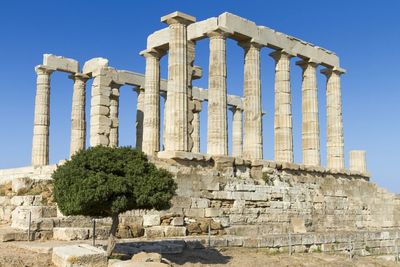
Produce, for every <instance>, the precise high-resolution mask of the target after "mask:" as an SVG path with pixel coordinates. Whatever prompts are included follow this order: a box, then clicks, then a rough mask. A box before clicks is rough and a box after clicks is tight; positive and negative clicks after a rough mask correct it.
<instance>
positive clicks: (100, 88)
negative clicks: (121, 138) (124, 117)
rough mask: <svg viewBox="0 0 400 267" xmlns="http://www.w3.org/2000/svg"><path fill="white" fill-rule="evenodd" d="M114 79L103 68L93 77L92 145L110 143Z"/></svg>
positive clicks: (91, 109) (91, 105)
mask: <svg viewBox="0 0 400 267" xmlns="http://www.w3.org/2000/svg"><path fill="white" fill-rule="evenodd" d="M111 81H112V79H111V78H110V77H109V76H108V70H107V69H106V68H103V69H101V70H99V71H98V72H96V76H95V77H94V78H93V83H92V91H91V95H92V97H91V103H90V145H91V146H98V145H102V146H109V144H110V139H109V138H110V130H111V119H110V95H111V87H110V84H111Z"/></svg>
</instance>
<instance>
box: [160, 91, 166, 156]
mask: <svg viewBox="0 0 400 267" xmlns="http://www.w3.org/2000/svg"><path fill="white" fill-rule="evenodd" d="M160 95H161V97H162V99H163V100H164V109H163V118H164V119H163V125H162V128H163V137H162V140H163V141H162V149H161V150H165V118H166V117H167V114H166V112H167V92H165V91H163V92H161V93H160ZM160 128H161V126H160Z"/></svg>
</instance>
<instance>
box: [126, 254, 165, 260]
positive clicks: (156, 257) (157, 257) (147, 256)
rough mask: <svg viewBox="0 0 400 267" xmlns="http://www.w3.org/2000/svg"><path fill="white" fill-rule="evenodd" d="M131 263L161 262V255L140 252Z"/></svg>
mask: <svg viewBox="0 0 400 267" xmlns="http://www.w3.org/2000/svg"><path fill="white" fill-rule="evenodd" d="M131 261H134V262H161V254H159V253H154V252H152V253H149V252H139V253H137V254H135V255H133V257H132V259H131Z"/></svg>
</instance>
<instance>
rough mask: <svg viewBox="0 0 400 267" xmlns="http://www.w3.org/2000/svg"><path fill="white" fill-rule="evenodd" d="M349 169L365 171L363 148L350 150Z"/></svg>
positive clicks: (365, 163)
mask: <svg viewBox="0 0 400 267" xmlns="http://www.w3.org/2000/svg"><path fill="white" fill-rule="evenodd" d="M349 163H350V164H349V169H350V170H351V171H357V172H361V173H366V172H367V162H366V152H365V151H364V150H352V151H350V159H349Z"/></svg>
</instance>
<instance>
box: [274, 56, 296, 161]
mask: <svg viewBox="0 0 400 267" xmlns="http://www.w3.org/2000/svg"><path fill="white" fill-rule="evenodd" d="M270 56H271V57H272V58H274V59H275V114H274V139H275V140H274V152H275V160H276V161H280V162H289V163H293V123H292V96H291V90H290V58H291V57H292V56H291V55H289V54H288V53H286V52H285V51H282V50H279V51H275V52H273V53H271V54H270Z"/></svg>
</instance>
